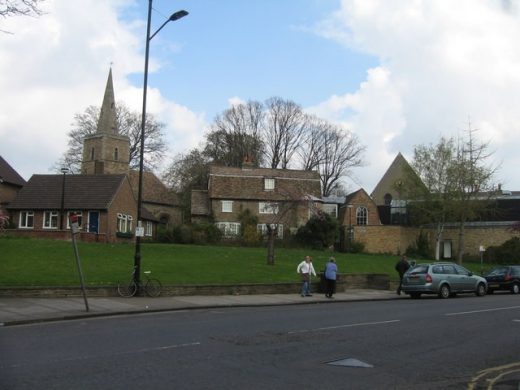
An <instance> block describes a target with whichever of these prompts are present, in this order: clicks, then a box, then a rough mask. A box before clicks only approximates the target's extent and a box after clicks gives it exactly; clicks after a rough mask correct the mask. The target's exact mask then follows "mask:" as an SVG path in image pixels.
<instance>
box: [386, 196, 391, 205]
mask: <svg viewBox="0 0 520 390" xmlns="http://www.w3.org/2000/svg"><path fill="white" fill-rule="evenodd" d="M390 204H392V195H390V194H385V206H390Z"/></svg>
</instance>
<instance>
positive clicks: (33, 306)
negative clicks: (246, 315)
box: [0, 290, 404, 326]
mask: <svg viewBox="0 0 520 390" xmlns="http://www.w3.org/2000/svg"><path fill="white" fill-rule="evenodd" d="M403 297H404V296H403V295H402V296H399V295H396V293H395V291H389V290H347V291H346V292H342V293H337V294H336V295H335V296H334V299H328V298H325V296H324V295H323V294H314V295H313V296H312V297H304V298H302V297H301V296H300V295H299V294H263V295H214V296H176V297H158V298H148V297H134V298H118V297H104V298H99V297H95V298H87V301H88V305H89V311H88V312H87V311H86V307H85V301H84V299H83V297H82V296H80V297H74V298H0V326H10V325H21V324H28V323H35V322H45V321H62V320H71V319H79V318H89V317H96V316H97V317H100V316H109V315H118V314H131V313H146V312H159V311H169V310H184V309H204V308H218V307H246V306H276V305H295V304H309V303H315V304H321V303H323V304H329V303H333V302H347V301H373V300H387V299H400V298H403Z"/></svg>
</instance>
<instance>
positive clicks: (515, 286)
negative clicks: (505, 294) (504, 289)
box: [511, 283, 520, 294]
mask: <svg viewBox="0 0 520 390" xmlns="http://www.w3.org/2000/svg"><path fill="white" fill-rule="evenodd" d="M511 292H512V293H513V294H518V293H520V284H518V283H515V284H513V287H511Z"/></svg>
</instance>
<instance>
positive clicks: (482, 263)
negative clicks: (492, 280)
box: [478, 245, 486, 275]
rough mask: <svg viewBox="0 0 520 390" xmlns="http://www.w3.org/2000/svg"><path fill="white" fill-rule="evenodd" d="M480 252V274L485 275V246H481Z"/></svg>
mask: <svg viewBox="0 0 520 390" xmlns="http://www.w3.org/2000/svg"><path fill="white" fill-rule="evenodd" d="M478 251H479V252H480V274H481V275H484V252H485V251H486V248H484V245H480V247H479V248H478Z"/></svg>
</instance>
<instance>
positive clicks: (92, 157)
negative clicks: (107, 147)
mask: <svg viewBox="0 0 520 390" xmlns="http://www.w3.org/2000/svg"><path fill="white" fill-rule="evenodd" d="M90 159H91V160H92V161H94V148H91V149H90Z"/></svg>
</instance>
